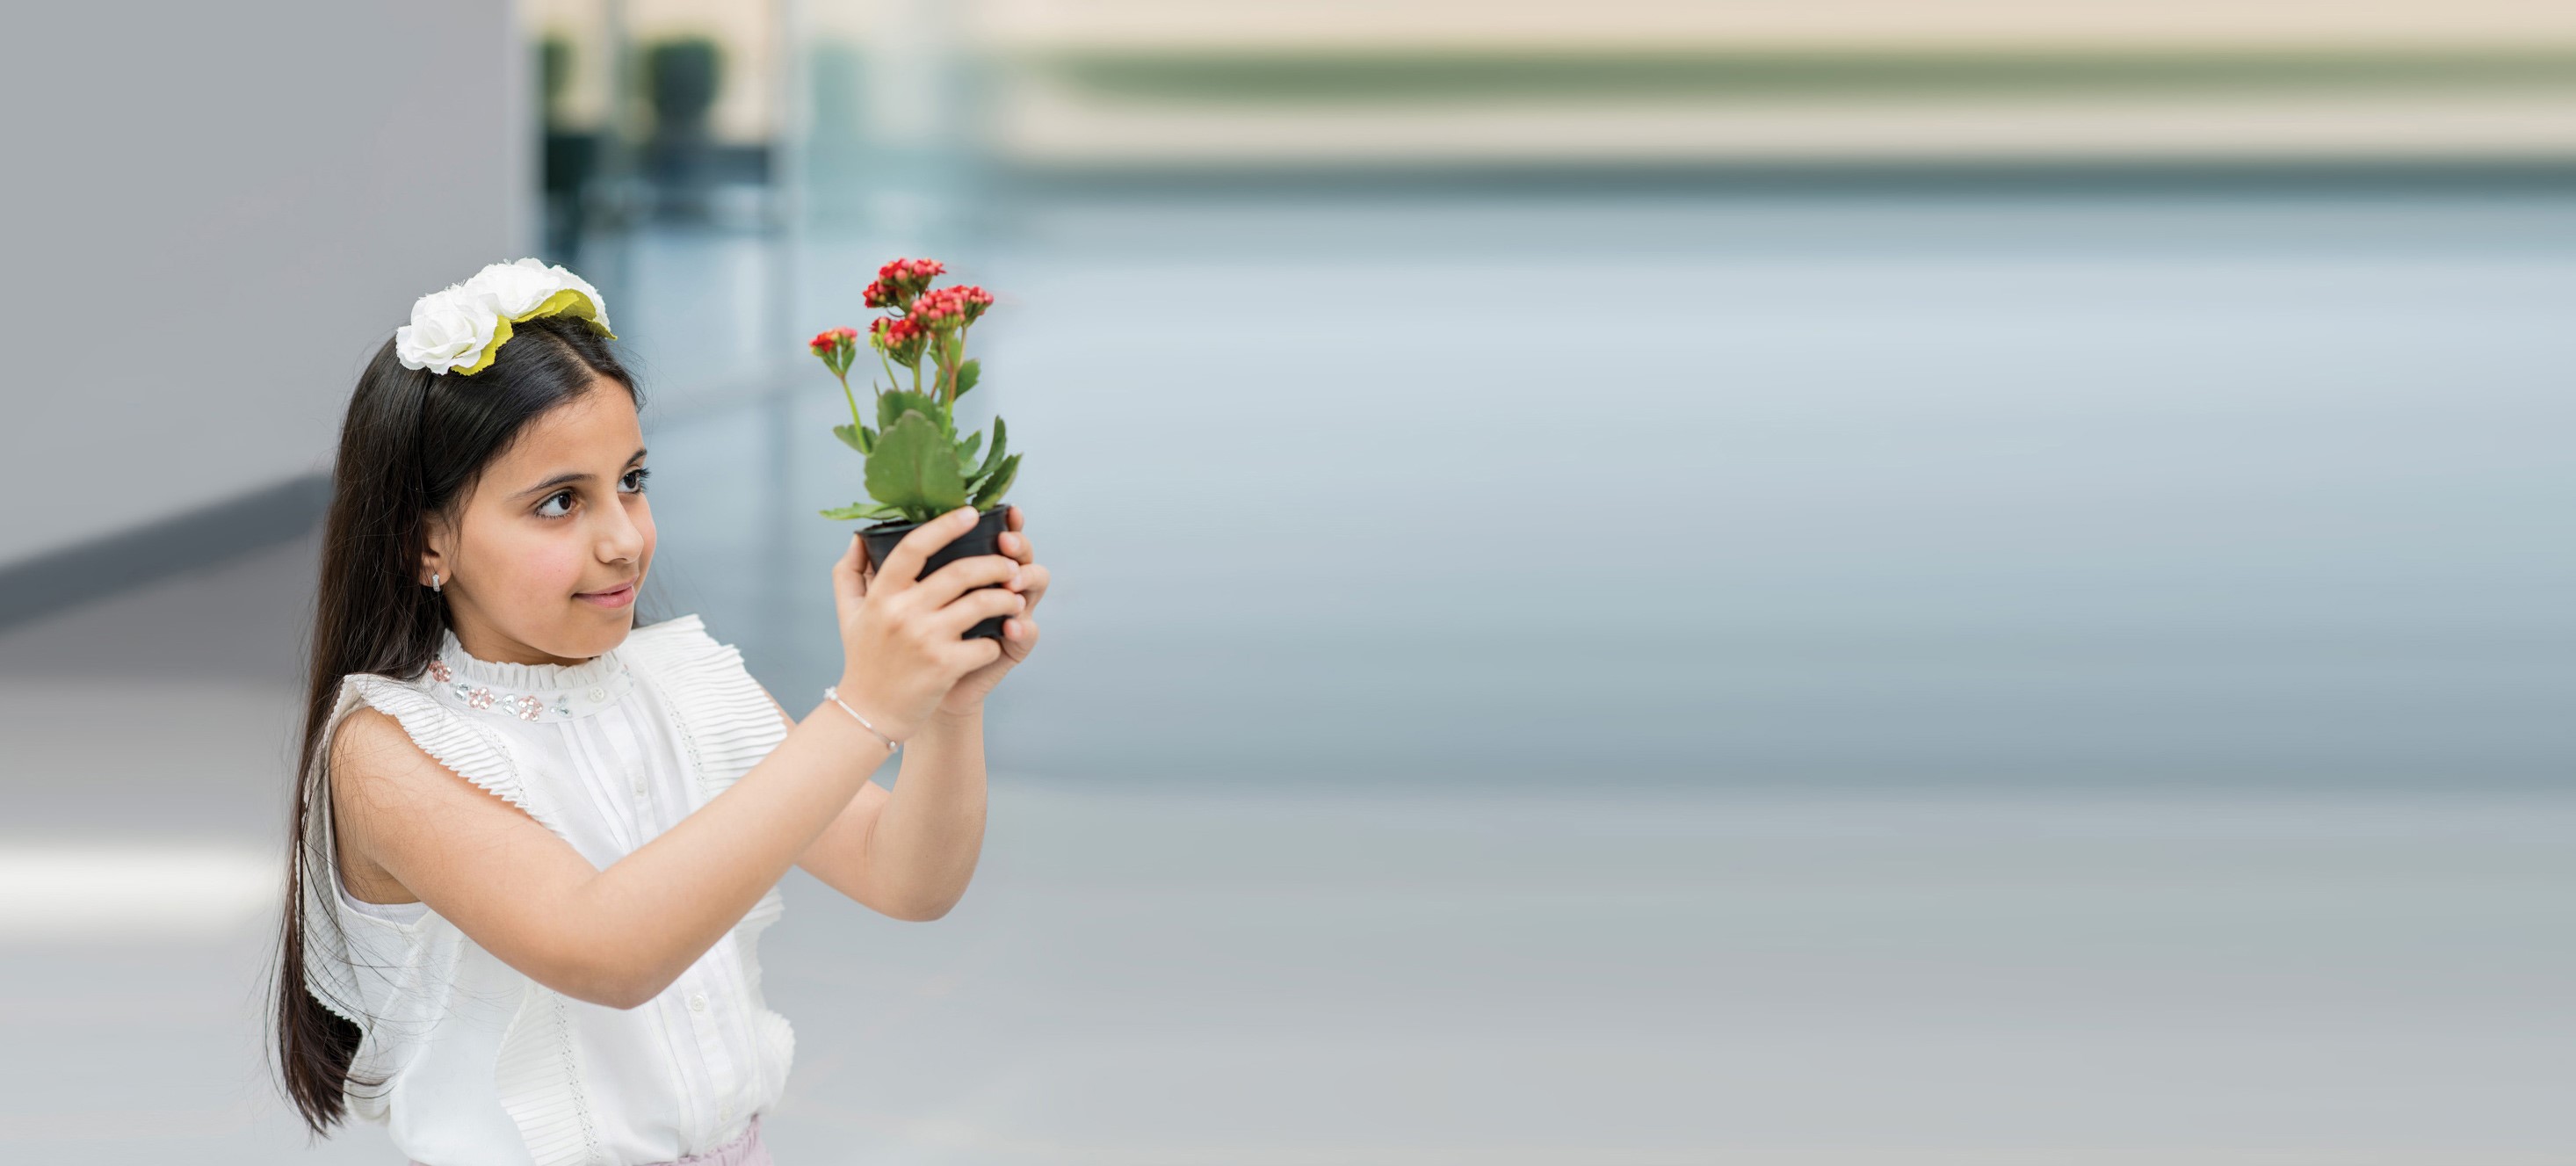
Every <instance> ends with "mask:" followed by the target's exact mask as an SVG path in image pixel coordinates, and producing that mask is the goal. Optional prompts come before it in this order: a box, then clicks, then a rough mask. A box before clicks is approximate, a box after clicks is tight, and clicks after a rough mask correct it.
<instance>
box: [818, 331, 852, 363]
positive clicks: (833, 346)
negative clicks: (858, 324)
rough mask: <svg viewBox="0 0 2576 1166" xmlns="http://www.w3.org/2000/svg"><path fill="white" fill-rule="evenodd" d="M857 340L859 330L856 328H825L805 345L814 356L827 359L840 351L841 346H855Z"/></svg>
mask: <svg viewBox="0 0 2576 1166" xmlns="http://www.w3.org/2000/svg"><path fill="white" fill-rule="evenodd" d="M858 339H859V330H858V329H856V328H825V329H823V330H822V331H820V332H817V333H815V334H814V339H812V340H810V341H807V342H806V343H807V346H808V347H811V348H812V349H813V350H814V355H816V356H822V357H829V356H831V355H832V354H833V353H835V352H838V351H840V349H841V346H842V345H845V344H848V345H855V344H857V343H858Z"/></svg>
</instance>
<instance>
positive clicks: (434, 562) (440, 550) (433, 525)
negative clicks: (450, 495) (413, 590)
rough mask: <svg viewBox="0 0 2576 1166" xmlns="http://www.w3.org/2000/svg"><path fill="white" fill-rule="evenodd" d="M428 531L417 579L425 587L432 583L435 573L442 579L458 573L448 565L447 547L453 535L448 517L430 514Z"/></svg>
mask: <svg viewBox="0 0 2576 1166" xmlns="http://www.w3.org/2000/svg"><path fill="white" fill-rule="evenodd" d="M426 533H427V536H428V537H427V538H426V539H425V540H424V541H425V543H426V546H424V547H423V549H422V550H421V552H420V571H419V575H420V578H419V579H418V580H416V581H417V582H418V583H419V584H420V585H421V586H423V587H427V586H429V585H430V583H429V580H430V576H431V575H432V574H433V573H434V574H436V575H437V577H438V578H439V579H440V580H442V581H444V580H447V579H450V578H453V577H454V576H455V574H456V572H454V571H451V570H449V569H448V566H447V564H448V562H449V558H448V554H447V547H448V542H449V539H450V537H451V532H450V530H449V527H448V525H447V519H446V518H445V517H444V516H441V515H432V516H430V519H429V522H428V530H427V532H426Z"/></svg>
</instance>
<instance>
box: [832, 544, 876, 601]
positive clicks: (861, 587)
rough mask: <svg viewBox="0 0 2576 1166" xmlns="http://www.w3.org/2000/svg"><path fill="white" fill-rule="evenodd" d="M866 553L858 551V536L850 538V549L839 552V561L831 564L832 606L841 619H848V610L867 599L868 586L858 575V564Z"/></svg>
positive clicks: (863, 578)
mask: <svg viewBox="0 0 2576 1166" xmlns="http://www.w3.org/2000/svg"><path fill="white" fill-rule="evenodd" d="M866 557H867V552H865V551H862V550H860V549H859V536H858V535H856V534H853V535H851V536H850V549H849V550H846V551H843V552H841V561H840V562H837V563H834V564H832V605H833V606H834V607H837V608H839V609H840V612H841V618H842V619H844V620H846V619H848V618H849V617H850V609H851V608H853V607H856V606H857V605H858V602H859V601H860V600H861V599H864V598H866V597H867V594H868V585H867V581H866V579H865V577H863V576H862V575H860V573H859V563H860V562H861V561H862V560H863V559H865V558H866Z"/></svg>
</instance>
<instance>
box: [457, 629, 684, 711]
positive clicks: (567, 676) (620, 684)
mask: <svg viewBox="0 0 2576 1166" xmlns="http://www.w3.org/2000/svg"><path fill="white" fill-rule="evenodd" d="M439 641H440V642H439V649H438V658H437V659H436V660H434V661H432V662H431V663H430V666H429V675H428V677H427V679H428V681H429V684H430V686H431V689H430V690H431V691H432V692H433V693H435V694H436V695H437V696H438V699H439V702H440V703H442V704H446V705H448V706H450V707H453V708H458V709H462V710H464V711H467V712H475V713H484V714H488V715H492V716H502V717H509V718H511V719H514V720H521V721H562V720H570V719H572V718H574V717H578V716H585V715H588V714H590V713H594V712H597V711H599V710H600V709H603V708H606V707H608V706H609V705H612V704H615V703H617V701H618V700H619V699H620V698H622V697H624V696H625V695H626V693H627V692H628V691H629V690H631V689H632V688H633V687H634V685H635V678H634V675H633V673H632V672H631V671H629V670H628V668H627V666H626V661H625V660H623V659H622V658H620V657H619V656H618V654H617V651H616V649H613V648H612V649H610V650H608V651H606V652H602V653H600V654H599V655H596V656H593V657H591V658H590V659H587V660H584V661H582V662H581V663H579V664H512V663H508V662H506V661H500V660H485V659H481V658H479V657H476V656H473V655H471V654H469V653H467V652H466V650H465V645H464V644H463V643H461V642H459V641H458V640H457V638H456V633H455V632H453V631H442V632H440V633H439Z"/></svg>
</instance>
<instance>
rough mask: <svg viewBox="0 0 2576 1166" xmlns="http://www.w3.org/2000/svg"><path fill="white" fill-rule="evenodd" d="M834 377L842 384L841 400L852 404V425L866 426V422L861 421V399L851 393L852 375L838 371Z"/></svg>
mask: <svg viewBox="0 0 2576 1166" xmlns="http://www.w3.org/2000/svg"><path fill="white" fill-rule="evenodd" d="M832 376H833V377H834V378H836V379H838V380H839V381H840V382H841V399H842V400H845V401H848V402H849V403H850V424H852V425H865V424H866V422H863V421H861V420H859V398H858V396H857V395H856V394H854V393H852V392H850V374H848V373H846V372H838V371H836V372H834V373H833V374H832Z"/></svg>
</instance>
